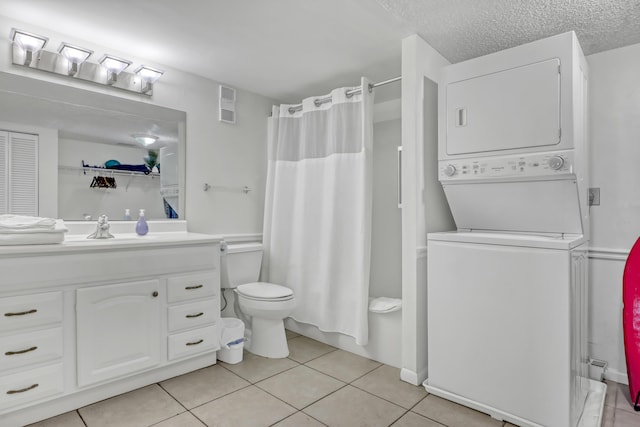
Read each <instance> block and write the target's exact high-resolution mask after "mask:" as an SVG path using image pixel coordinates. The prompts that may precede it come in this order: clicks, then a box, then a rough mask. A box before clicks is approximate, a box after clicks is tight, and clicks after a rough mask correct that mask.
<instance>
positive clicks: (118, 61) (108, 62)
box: [98, 55, 131, 85]
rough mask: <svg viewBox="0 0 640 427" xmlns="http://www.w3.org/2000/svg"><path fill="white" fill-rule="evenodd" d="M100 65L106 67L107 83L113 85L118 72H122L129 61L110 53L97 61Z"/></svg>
mask: <svg viewBox="0 0 640 427" xmlns="http://www.w3.org/2000/svg"><path fill="white" fill-rule="evenodd" d="M98 62H99V63H100V65H102V66H103V67H104V68H106V69H107V73H108V75H107V84H108V85H113V84H114V83H115V82H117V81H118V74H120V73H121V72H123V71H124V70H125V69H126V68H127V67H128V66H129V65H131V61H127V60H126V59H122V58H118V57H117V56H112V55H104V56H103V57H102V58H101V59H100V61H98Z"/></svg>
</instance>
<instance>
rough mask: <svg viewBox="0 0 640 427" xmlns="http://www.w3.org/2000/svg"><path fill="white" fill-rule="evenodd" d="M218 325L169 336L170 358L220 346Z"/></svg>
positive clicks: (215, 348)
mask: <svg viewBox="0 0 640 427" xmlns="http://www.w3.org/2000/svg"><path fill="white" fill-rule="evenodd" d="M219 340H220V339H219V336H218V326H217V325H212V326H206V327H204V328H200V329H195V330H193V331H188V332H182V333H180V334H173V335H170V336H169V360H173V359H178V358H180V357H184V356H188V355H191V354H197V353H202V352H204V351H210V350H217V349H218V348H220V346H219V344H218V341H219Z"/></svg>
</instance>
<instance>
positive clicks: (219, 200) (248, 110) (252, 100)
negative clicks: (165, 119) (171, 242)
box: [0, 16, 275, 234]
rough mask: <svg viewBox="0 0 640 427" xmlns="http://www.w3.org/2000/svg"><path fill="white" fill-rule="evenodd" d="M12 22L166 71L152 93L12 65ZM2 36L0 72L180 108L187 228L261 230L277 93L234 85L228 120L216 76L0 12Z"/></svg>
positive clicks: (57, 39)
mask: <svg viewBox="0 0 640 427" xmlns="http://www.w3.org/2000/svg"><path fill="white" fill-rule="evenodd" d="M12 27H17V28H21V29H23V30H25V31H31V32H34V33H40V34H42V35H45V36H48V37H49V39H50V41H49V46H48V49H56V48H57V46H58V45H59V43H60V42H61V41H63V40H64V41H66V42H69V43H72V44H77V45H80V46H83V47H87V48H89V49H93V50H94V51H95V54H94V55H95V56H96V57H99V56H100V55H102V54H103V53H106V52H109V53H111V54H113V55H117V56H121V57H124V58H128V59H130V60H132V61H134V63H135V64H141V63H144V64H145V65H148V66H156V67H158V68H161V69H163V70H165V75H164V76H162V78H161V79H160V80H159V81H158V82H157V83H156V84H155V85H154V95H153V97H152V99H149V98H148V97H146V96H143V95H136V94H130V93H127V92H123V91H119V90H115V89H111V88H108V87H103V86H99V85H95V84H91V83H86V82H79V81H75V80H73V79H70V78H65V77H62V76H57V75H53V74H48V73H44V72H41V71H37V70H31V69H26V68H24V67H19V66H15V65H12V64H11V54H10V48H11V44H10V43H9V41H8V37H9V32H10V30H11V28H12ZM83 37H84V38H86V40H85V39H83ZM0 38H1V39H2V41H3V43H0V71H3V72H8V73H13V74H18V75H23V76H28V77H32V78H35V79H42V80H47V81H52V82H55V83H59V84H62V85H68V86H74V87H80V88H83V89H87V90H92V91H97V92H102V93H108V94H110V95H113V96H118V97H123V98H127V99H134V100H138V101H141V102H149V103H153V104H157V105H160V106H164V107H169V108H174V109H177V110H182V111H185V112H186V113H187V126H186V135H187V145H186V156H185V158H186V186H185V192H186V195H185V198H186V215H185V216H186V219H187V220H188V222H189V229H190V231H197V232H205V233H225V234H227V233H229V234H231V233H256V232H257V233H260V232H261V231H262V215H263V202H264V180H265V175H266V162H265V161H264V159H265V156H266V154H265V152H266V134H267V116H268V114H269V112H270V111H271V105H272V104H273V103H275V101H274V100H271V99H267V98H265V97H263V96H260V95H256V94H253V93H250V92H246V91H243V90H238V93H237V103H236V111H237V124H235V125H231V124H225V123H221V122H219V121H218V120H217V117H218V107H217V102H218V101H217V100H218V83H217V82H214V81H211V80H208V79H204V78H202V77H198V76H195V75H192V74H189V73H185V72H182V71H179V70H177V69H175V68H173V67H171V65H174V66H179V64H154V63H152V62H150V61H146V60H145V59H144V58H135V57H131V55H129V54H128V53H127V52H117V51H115V50H112V49H109V47H108V46H97V45H95V44H93V43H91V42H90V39H91V35H90V34H86V35H79V36H78V35H75V36H72V35H66V34H65V35H63V34H59V33H55V32H53V31H50V30H47V29H44V28H39V27H36V26H33V25H30V24H29V23H24V22H17V21H15V20H13V19H9V18H6V17H3V16H0ZM132 42H135V40H133V41H132ZM91 60H93V61H94V60H95V58H92V59H91ZM204 183H208V184H210V185H214V186H228V187H233V188H238V189H240V188H241V187H243V186H245V185H247V186H249V187H250V188H251V190H252V191H250V192H249V194H247V195H245V194H244V193H242V192H241V191H228V192H225V191H219V190H215V189H212V190H209V191H208V192H204V191H203V190H202V186H203V184H204Z"/></svg>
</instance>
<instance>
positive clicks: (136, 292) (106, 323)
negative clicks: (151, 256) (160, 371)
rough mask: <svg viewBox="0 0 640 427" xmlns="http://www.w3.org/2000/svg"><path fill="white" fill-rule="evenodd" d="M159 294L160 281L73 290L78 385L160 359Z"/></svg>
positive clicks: (138, 367) (154, 362)
mask: <svg viewBox="0 0 640 427" xmlns="http://www.w3.org/2000/svg"><path fill="white" fill-rule="evenodd" d="M161 293H162V294H164V292H163V291H162V289H161V287H160V281H159V280H146V281H140V282H128V283H118V284H115V285H104V286H97V287H92V288H82V289H78V290H77V291H76V331H77V355H78V386H80V387H82V386H85V385H88V384H93V383H97V382H100V381H104V380H108V379H111V378H116V377H119V376H122V375H126V374H130V373H133V372H137V371H140V370H143V369H146V368H150V367H152V366H156V365H158V364H160V362H161V357H160V356H161V345H162V328H161V327H160V326H161V321H162V319H161V304H160V301H161V298H160V297H161Z"/></svg>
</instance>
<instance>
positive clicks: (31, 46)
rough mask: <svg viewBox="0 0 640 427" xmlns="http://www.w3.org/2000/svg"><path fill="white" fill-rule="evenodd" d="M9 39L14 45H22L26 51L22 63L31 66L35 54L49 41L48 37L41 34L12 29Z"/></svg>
mask: <svg viewBox="0 0 640 427" xmlns="http://www.w3.org/2000/svg"><path fill="white" fill-rule="evenodd" d="M9 39H10V40H11V43H13V44H14V45H18V46H20V48H21V49H22V50H23V51H24V52H25V58H24V60H23V63H22V65H25V66H29V65H30V64H31V61H33V54H34V53H35V52H38V51H40V50H41V49H42V48H44V47H45V46H46V44H47V42H48V41H49V38H48V37H44V36H39V35H37V34H33V33H28V32H26V31H21V30H16V29H15V28H12V29H11V33H10V34H9Z"/></svg>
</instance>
